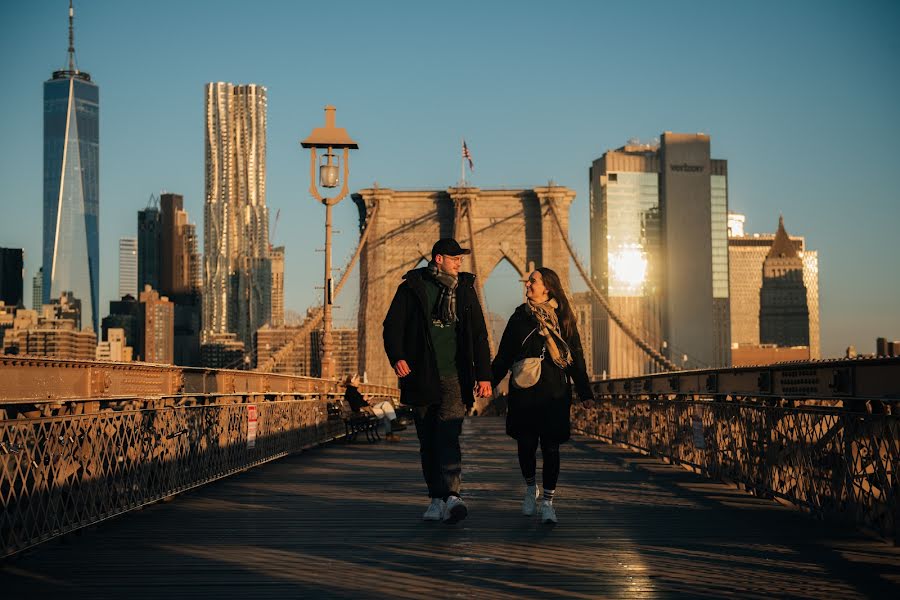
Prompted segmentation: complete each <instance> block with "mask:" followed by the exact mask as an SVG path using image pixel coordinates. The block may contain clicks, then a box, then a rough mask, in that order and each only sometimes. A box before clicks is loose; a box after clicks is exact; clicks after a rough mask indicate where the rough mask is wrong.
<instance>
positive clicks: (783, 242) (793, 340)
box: [759, 218, 809, 347]
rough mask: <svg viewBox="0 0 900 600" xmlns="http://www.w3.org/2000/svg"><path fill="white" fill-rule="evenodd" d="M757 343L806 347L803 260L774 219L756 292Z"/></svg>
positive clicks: (806, 319)
mask: <svg viewBox="0 0 900 600" xmlns="http://www.w3.org/2000/svg"><path fill="white" fill-rule="evenodd" d="M759 341H760V343H762V344H775V345H776V346H787V347H790V346H809V307H808V305H807V303H806V285H805V284H804V283H803V258H802V257H801V256H800V254H799V253H798V252H797V249H796V248H795V247H794V245H793V244H791V240H790V239H789V238H788V234H787V232H786V231H785V229H784V219H783V218H779V219H778V231H776V232H775V240H774V241H773V242H772V247H771V248H769V252H768V254H766V260H765V261H763V280H762V287H761V288H760V290H759Z"/></svg>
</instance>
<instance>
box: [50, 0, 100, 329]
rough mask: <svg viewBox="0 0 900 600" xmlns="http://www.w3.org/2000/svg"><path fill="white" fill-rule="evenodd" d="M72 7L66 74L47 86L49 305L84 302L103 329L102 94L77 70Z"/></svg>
mask: <svg viewBox="0 0 900 600" xmlns="http://www.w3.org/2000/svg"><path fill="white" fill-rule="evenodd" d="M73 19H74V10H73V8H72V4H71V2H70V3H69V54H68V65H67V67H66V68H64V69H62V70H59V71H54V73H53V76H52V77H51V78H50V79H49V80H47V81H45V82H44V242H43V268H44V281H43V302H44V303H45V304H47V303H49V302H50V300H51V298H59V297H60V295H61V294H63V293H64V292H72V294H73V295H74V296H75V297H76V298H78V299H79V300H81V325H82V327H83V328H88V327H89V328H91V329H93V330H94V331H95V332H96V331H97V330H98V325H99V318H98V317H99V314H98V310H99V291H100V281H99V278H100V269H99V268H100V262H99V261H100V256H99V251H100V248H99V246H100V240H99V237H100V233H99V230H98V221H99V215H100V182H99V175H100V161H99V158H100V157H99V152H100V90H99V88H98V87H97V85H96V84H95V83H94V82H92V81H91V76H90V75H89V74H88V73H85V72H84V71H80V70H79V69H78V68H77V67H76V65H75V43H74V35H73V28H72V25H73Z"/></svg>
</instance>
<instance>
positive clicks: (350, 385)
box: [344, 375, 406, 442]
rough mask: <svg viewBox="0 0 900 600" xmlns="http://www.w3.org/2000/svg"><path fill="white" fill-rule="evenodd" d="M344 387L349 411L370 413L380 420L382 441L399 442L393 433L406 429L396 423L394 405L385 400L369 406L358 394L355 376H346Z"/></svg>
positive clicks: (398, 438)
mask: <svg viewBox="0 0 900 600" xmlns="http://www.w3.org/2000/svg"><path fill="white" fill-rule="evenodd" d="M344 385H345V386H346V387H347V390H346V391H345V392H344V400H346V401H347V404H348V405H350V410H352V411H353V412H363V411H367V412H371V413H372V414H373V415H375V416H376V417H378V418H379V419H381V424H382V427H383V428H384V439H386V440H387V441H389V442H397V441H400V436H399V435H397V434H396V433H395V431H402V430H404V429H406V427H404V426H402V425H400V423H399V422H398V421H397V413H396V411H395V410H394V405H393V404H391V403H390V402H388V401H387V400H384V401H383V402H377V403H375V404H369V402H368V401H366V399H365V398H363V395H362V394H361V393H360V392H359V387H358V386H359V378H358V377H357V376H356V375H353V376H348V377H347V380H346V381H345V382H344Z"/></svg>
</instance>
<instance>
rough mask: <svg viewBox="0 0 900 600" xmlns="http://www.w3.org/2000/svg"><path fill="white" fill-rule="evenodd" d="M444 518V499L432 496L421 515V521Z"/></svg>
mask: <svg viewBox="0 0 900 600" xmlns="http://www.w3.org/2000/svg"><path fill="white" fill-rule="evenodd" d="M443 518H444V501H443V500H441V499H440V498H432V499H431V504H429V505H428V510H426V511H425V514H424V515H422V520H423V521H440V520H441V519H443Z"/></svg>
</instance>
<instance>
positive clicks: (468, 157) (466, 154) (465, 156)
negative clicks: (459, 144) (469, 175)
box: [462, 140, 475, 171]
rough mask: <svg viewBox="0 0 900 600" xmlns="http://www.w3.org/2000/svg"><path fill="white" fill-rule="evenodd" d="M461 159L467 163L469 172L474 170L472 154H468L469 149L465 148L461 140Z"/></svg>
mask: <svg viewBox="0 0 900 600" xmlns="http://www.w3.org/2000/svg"><path fill="white" fill-rule="evenodd" d="M462 157H463V158H465V159H466V160H467V161H469V170H470V171H474V170H475V163H473V162H472V154H471V153H470V152H469V147H468V146H466V140H463V151H462Z"/></svg>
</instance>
